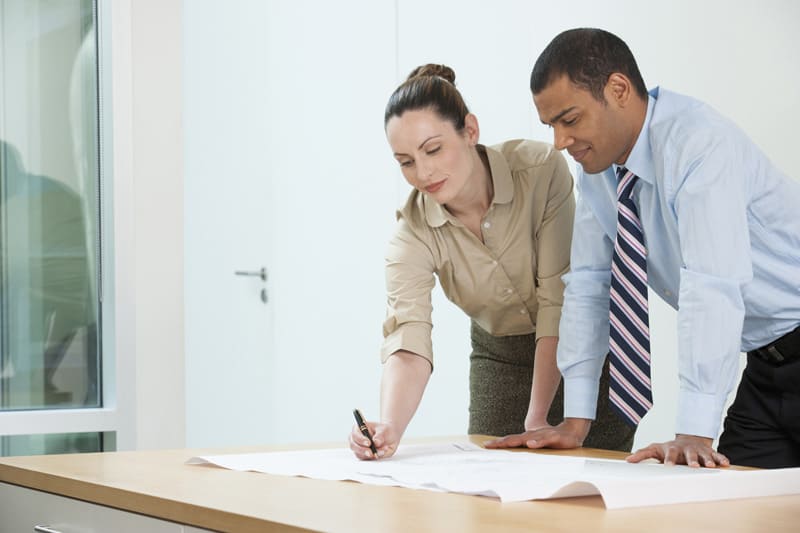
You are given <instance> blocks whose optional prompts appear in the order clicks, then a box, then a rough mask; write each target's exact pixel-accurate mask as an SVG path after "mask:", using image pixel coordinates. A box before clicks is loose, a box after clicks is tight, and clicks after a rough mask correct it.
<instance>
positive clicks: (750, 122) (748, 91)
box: [398, 0, 800, 446]
mask: <svg viewBox="0 0 800 533" xmlns="http://www.w3.org/2000/svg"><path fill="white" fill-rule="evenodd" d="M398 5H399V9H398V29H399V33H398V60H399V65H398V67H399V68H398V71H399V72H398V81H400V79H401V76H402V75H404V74H406V73H407V72H409V71H410V70H411V69H412V68H413V67H414V66H416V65H418V64H422V63H425V62H437V63H438V62H442V63H447V64H449V65H450V66H452V67H453V68H454V69H455V70H456V74H457V80H456V81H457V84H458V86H459V88H460V89H461V91H462V93H463V94H464V96H465V98H466V100H467V103H468V105H470V106H471V109H472V111H473V112H475V113H476V114H477V116H478V118H479V120H480V124H481V129H482V140H483V142H485V143H492V142H498V141H501V140H503V139H507V138H513V137H517V136H520V137H529V138H534V139H539V140H546V141H548V142H552V137H551V133H550V131H549V130H548V129H547V128H546V127H544V126H542V125H541V124H540V123H539V120H538V117H537V116H536V112H535V108H534V106H533V105H532V102H531V96H530V92H529V90H528V85H529V83H528V82H529V77H530V71H531V68H532V66H533V63H534V62H535V60H536V58H537V56H538V54H539V53H540V52H541V50H542V49H543V48H544V47H545V46H546V45H547V43H549V42H550V40H551V39H552V38H553V37H554V36H555V35H557V34H558V33H559V32H561V31H563V30H566V29H569V28H573V27H580V26H592V27H601V28H604V29H607V30H609V31H611V32H614V33H616V34H617V35H619V36H620V37H622V38H623V39H624V40H625V41H626V42H627V43H628V45H629V46H630V47H631V49H632V51H633V53H634V55H635V56H636V58H637V61H638V63H639V67H640V69H641V71H642V75H643V76H644V79H645V83H646V84H647V85H648V87H652V86H655V85H661V86H664V87H667V88H670V89H672V90H675V91H679V92H683V93H686V94H689V95H692V96H695V97H697V98H700V99H702V100H705V101H706V102H708V103H710V104H711V105H712V106H714V107H716V108H717V109H718V110H720V111H721V112H723V113H724V114H726V115H727V116H729V117H730V118H732V119H733V120H734V121H736V122H737V123H738V124H739V125H740V126H741V127H742V128H744V129H745V130H746V131H747V132H748V133H749V134H750V135H751V137H752V138H753V139H754V140H755V142H756V143H758V144H759V145H760V146H761V147H762V148H763V149H764V150H765V151H766V152H767V154H768V155H769V156H770V157H771V158H772V159H773V161H774V162H775V163H776V164H777V165H778V166H779V167H780V168H782V169H784V170H785V171H787V172H796V169H797V168H800V167H799V166H798V165H799V164H800V153H799V152H798V151H797V150H795V149H793V145H794V142H795V138H796V135H795V134H794V127H793V125H794V124H795V123H796V121H797V119H798V117H800V100H798V98H797V87H798V83H800V62H799V61H796V60H795V59H793V57H792V56H793V53H794V52H793V51H796V50H798V49H800V37H798V34H797V32H796V27H795V25H796V23H797V21H800V4H798V3H796V2H792V1H789V0H785V1H775V0H773V1H769V2H762V3H755V2H742V1H739V2H730V1H724V0H714V1H706V2H696V1H692V0H677V1H674V2H669V3H668V4H664V3H661V4H654V3H652V2H641V1H635V0H618V1H605V2H597V1H591V0H588V1H587V0H582V1H575V2H562V3H556V2H528V1H524V0H498V1H495V2H492V4H491V8H489V7H488V5H487V4H486V3H485V2H480V1H478V0H470V1H465V2H458V3H455V2H426V1H425V0H399V2H398ZM565 155H566V156H567V160H568V161H569V162H570V164H571V165H572V167H573V168H575V165H574V163H573V161H572V160H571V158H570V157H569V156H568V155H567V154H565ZM795 178H800V174H796V175H795ZM650 300H651V337H652V338H651V341H652V347H653V369H652V370H653V386H654V404H655V405H654V408H653V409H652V410H651V412H650V413H649V414H648V415H647V416H646V417H645V419H644V420H643V422H642V424H641V425H640V426H639V429H638V431H637V435H636V442H635V446H639V445H646V444H648V443H649V442H652V441H660V440H665V439H668V438H669V437H670V436H671V435H672V434H673V432H674V429H673V428H674V418H675V413H676V398H677V388H678V381H677V365H676V353H677V339H676V336H675V332H676V319H675V312H674V311H673V310H672V309H671V308H669V307H668V306H667V305H666V304H664V303H663V302H662V301H661V300H660V299H659V298H651V299H650ZM438 302H441V304H440V305H439V307H437V310H439V311H440V312H441V315H442V316H439V317H437V319H438V321H439V322H437V326H436V328H434V336H435V339H438V340H436V344H435V347H434V349H435V350H436V351H437V356H436V357H437V360H438V363H437V371H436V373H435V374H434V378H433V380H432V383H431V387H430V390H429V391H428V396H432V397H435V398H436V402H434V401H433V399H434V398H428V399H426V402H427V403H428V404H429V405H430V404H436V403H439V402H447V401H449V402H451V403H452V402H455V403H457V404H460V405H459V407H460V410H459V409H457V410H456V411H455V412H448V417H449V418H448V420H447V421H446V424H447V426H446V428H444V429H445V431H446V430H456V429H457V428H459V427H464V425H465V420H466V413H465V412H464V408H463V405H465V404H464V403H463V402H464V399H463V398H464V387H465V385H464V383H465V380H466V376H467V364H466V359H467V358H466V355H467V354H468V353H469V352H468V349H469V348H468V339H466V338H465V336H464V332H465V331H466V329H465V328H466V326H465V322H466V321H465V319H464V318H463V317H462V316H460V315H459V314H458V313H457V312H456V311H452V310H451V309H449V308H448V309H446V310H445V309H442V306H446V305H447V301H446V300H445V299H444V298H443V297H440V298H439V299H438ZM450 307H452V306H450ZM442 323H443V324H442ZM451 375H452V377H451ZM454 398H456V399H457V400H454ZM426 407H427V406H426V405H423V407H422V409H421V412H420V413H419V415H418V417H417V418H418V420H416V421H415V424H416V428H415V429H416V430H417V431H418V432H420V433H425V434H428V433H434V432H435V431H436V430H437V425H436V424H437V422H438V423H440V424H441V418H440V416H441V411H440V410H439V409H437V408H436V407H434V406H433V405H431V407H433V409H432V411H434V413H432V414H431V415H428V414H427V413H426V411H427V409H426ZM439 429H443V428H442V427H441V426H439Z"/></svg>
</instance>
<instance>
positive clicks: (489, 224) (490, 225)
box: [483, 221, 492, 229]
mask: <svg viewBox="0 0 800 533" xmlns="http://www.w3.org/2000/svg"><path fill="white" fill-rule="evenodd" d="M483 227H484V228H486V229H489V228H491V227H492V224H491V223H490V222H489V221H486V222H484V223H483Z"/></svg>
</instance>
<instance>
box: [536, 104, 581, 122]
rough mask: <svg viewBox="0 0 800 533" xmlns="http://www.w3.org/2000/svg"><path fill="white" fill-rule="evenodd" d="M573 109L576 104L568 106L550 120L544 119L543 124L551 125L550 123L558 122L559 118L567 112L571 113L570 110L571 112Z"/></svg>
mask: <svg viewBox="0 0 800 533" xmlns="http://www.w3.org/2000/svg"><path fill="white" fill-rule="evenodd" d="M573 109H575V106H571V107H568V108H566V109H565V110H564V111H562V112H561V113H559V114H558V115H556V116H554V117H553V118H551V119H550V121H549V122H545V121H542V124H545V125H549V124H553V123H554V122H558V120H559V119H560V118H561V117H563V116H564V115H566V114H567V113H569V112H570V111H572V110H573Z"/></svg>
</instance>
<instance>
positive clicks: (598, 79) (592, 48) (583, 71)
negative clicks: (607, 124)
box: [531, 28, 647, 102]
mask: <svg viewBox="0 0 800 533" xmlns="http://www.w3.org/2000/svg"><path fill="white" fill-rule="evenodd" d="M614 72H619V73H621V74H624V75H625V76H627V77H628V79H630V80H631V83H632V84H633V87H634V89H635V90H636V92H637V93H638V94H639V96H641V97H642V98H645V99H646V98H647V87H646V86H645V84H644V80H643V79H642V75H641V73H640V72H639V67H638V66H637V65H636V59H634V57H633V53H631V50H630V48H628V45H627V44H625V41H623V40H622V39H620V38H619V37H617V36H616V35H614V34H613V33H610V32H607V31H605V30H600V29H597V28H576V29H573V30H567V31H565V32H562V33H560V34H558V35H557V36H556V37H555V38H554V39H553V40H552V41H550V44H548V45H547V48H545V49H544V51H543V52H542V53H541V55H539V59H537V60H536V64H535V65H534V67H533V72H531V92H532V93H533V94H539V93H540V92H542V91H543V90H544V89H545V88H547V86H548V85H550V84H551V83H552V82H553V81H555V79H556V78H558V77H560V76H562V75H564V74H566V75H567V77H568V78H569V80H570V81H571V82H572V83H573V84H575V85H576V86H577V87H580V88H581V89H586V90H588V91H589V92H590V93H591V94H592V96H594V98H595V99H597V100H599V101H601V102H605V97H604V96H603V90H604V89H605V86H606V83H607V82H608V78H609V77H610V76H611V74H613V73H614Z"/></svg>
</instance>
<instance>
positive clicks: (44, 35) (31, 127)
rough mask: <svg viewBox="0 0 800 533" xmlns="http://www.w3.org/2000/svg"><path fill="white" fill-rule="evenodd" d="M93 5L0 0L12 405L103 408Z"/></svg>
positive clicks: (3, 380) (3, 384) (2, 379)
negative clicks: (99, 321)
mask: <svg viewBox="0 0 800 533" xmlns="http://www.w3.org/2000/svg"><path fill="white" fill-rule="evenodd" d="M93 7H94V6H93V2H92V1H91V0H62V1H59V2H52V1H46V0H0V35H2V39H0V73H1V74H0V349H1V350H2V351H0V409H6V410H7V409H44V408H48V409H51V408H62V407H98V406H100V405H101V394H100V393H101V387H100V364H99V363H100V344H99V338H100V336H99V335H98V316H99V315H98V307H99V306H98V292H97V279H98V266H97V263H96V262H97V258H98V257H99V253H98V249H97V246H98V245H97V243H98V242H99V239H98V238H97V235H98V234H99V227H98V218H99V217H98V184H99V178H98V164H97V160H98V112H97V109H98V99H97V61H96V55H97V54H96V44H95V43H96V39H95V22H94V21H95V17H94V14H93ZM0 431H1V430H0ZM40 437H41V438H42V439H44V440H43V441H42V442H49V443H50V444H48V446H50V447H51V448H52V447H54V446H55V447H58V445H57V444H53V443H54V442H57V436H49V437H48V436H40ZM62 437H63V436H62ZM63 438H64V439H66V437H63ZM98 438H99V437H98ZM9 439H10V440H9ZM15 439H18V437H3V444H4V448H5V447H6V446H7V445H8V443H9V442H11V443H14V442H22V441H21V440H15ZM52 439H56V440H52ZM25 442H29V441H25ZM69 442H72V441H69V439H67V440H63V442H62V444H61V445H63V446H68V444H69ZM79 447H80V446H79ZM90 448H91V446H90Z"/></svg>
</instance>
